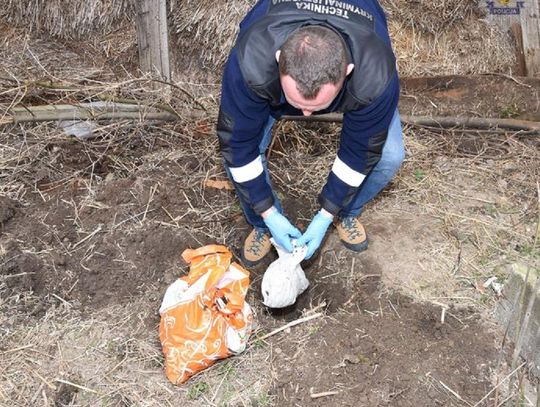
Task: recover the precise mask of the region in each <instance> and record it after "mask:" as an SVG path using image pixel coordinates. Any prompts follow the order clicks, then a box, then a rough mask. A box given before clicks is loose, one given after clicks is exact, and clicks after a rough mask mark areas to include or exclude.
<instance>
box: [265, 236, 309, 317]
mask: <svg viewBox="0 0 540 407" xmlns="http://www.w3.org/2000/svg"><path fill="white" fill-rule="evenodd" d="M271 242H272V244H273V245H274V247H275V248H276V250H277V252H278V256H279V258H278V259H277V260H275V261H274V262H272V264H270V266H268V268H267V269H266V272H265V273H264V276H263V279H262V284H261V290H262V295H263V304H264V305H266V306H267V307H270V308H285V307H288V306H289V305H292V304H294V303H295V301H296V297H298V296H299V295H300V294H302V293H303V292H304V291H305V290H306V288H308V286H309V281H308V280H307V278H306V275H305V274H304V270H302V267H300V262H301V261H302V260H304V257H306V253H307V246H303V247H294V249H293V252H292V253H289V252H287V251H286V250H285V249H284V248H282V247H281V246H279V245H278V244H276V242H275V241H274V239H271ZM293 246H294V242H293Z"/></svg>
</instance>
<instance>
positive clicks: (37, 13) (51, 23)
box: [0, 0, 134, 39]
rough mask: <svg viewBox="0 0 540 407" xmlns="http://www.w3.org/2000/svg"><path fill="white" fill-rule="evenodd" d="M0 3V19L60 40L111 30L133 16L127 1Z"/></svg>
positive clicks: (12, 0)
mask: <svg viewBox="0 0 540 407" xmlns="http://www.w3.org/2000/svg"><path fill="white" fill-rule="evenodd" d="M0 6H1V8H0V10H1V11H0V19H1V20H4V21H6V22H9V23H11V24H15V25H20V26H24V27H26V28H27V29H28V32H36V33H48V34H51V35H54V36H57V37H60V38H64V39H80V38H84V37H86V36H88V34H91V33H96V32H102V33H108V32H110V31H115V30H117V29H118V27H119V26H121V25H123V24H125V21H126V19H132V18H133V15H134V9H133V6H132V2H131V1H130V0H120V1H117V0H87V1H66V0H38V1H18V0H2V2H0Z"/></svg>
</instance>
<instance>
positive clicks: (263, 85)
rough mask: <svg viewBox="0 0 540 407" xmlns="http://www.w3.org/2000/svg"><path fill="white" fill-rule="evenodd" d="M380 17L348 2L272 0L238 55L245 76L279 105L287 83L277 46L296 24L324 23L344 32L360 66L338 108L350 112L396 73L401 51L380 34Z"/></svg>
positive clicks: (371, 97)
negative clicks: (397, 53)
mask: <svg viewBox="0 0 540 407" xmlns="http://www.w3.org/2000/svg"><path fill="white" fill-rule="evenodd" d="M336 4H337V5H338V6H339V7H336ZM374 18H375V17H374V16H373V15H372V14H370V13H369V12H367V11H365V10H362V9H360V8H358V7H357V6H354V5H351V4H350V3H347V2H345V1H334V0H311V1H295V0H272V1H271V2H270V3H269V6H268V10H267V13H266V15H264V16H263V17H261V18H259V19H258V20H257V21H255V22H254V23H253V24H252V25H251V26H249V27H248V28H247V29H246V30H245V31H244V32H241V34H240V37H239V39H238V42H237V52H238V60H239V64H240V70H241V71H242V75H243V77H244V80H245V81H246V83H247V84H248V86H249V87H250V88H251V89H252V90H253V91H254V92H255V93H256V94H257V95H258V96H260V97H262V98H263V99H265V100H268V101H269V103H270V104H271V105H274V106H275V105H278V104H279V103H280V98H281V84H280V81H279V70H278V65H277V62H276V59H275V53H276V51H277V50H278V49H279V48H280V47H281V45H282V44H283V43H284V42H285V40H286V39H287V37H288V36H289V34H290V33H291V32H293V31H294V30H295V29H297V28H300V27H302V26H306V25H314V24H318V25H323V26H326V27H328V28H331V29H333V30H334V31H336V32H338V33H339V34H341V36H342V37H343V39H344V40H345V43H346V44H347V45H348V47H349V53H350V57H351V59H352V62H353V63H354V65H355V67H354V70H353V72H352V74H351V76H350V77H349V80H348V81H347V82H346V89H345V93H344V96H343V97H342V99H341V102H340V103H339V106H337V108H336V109H335V110H336V111H341V112H347V111H350V110H356V109H360V108H362V107H364V106H367V105H369V104H370V103H371V102H372V101H373V100H374V99H376V98H377V97H378V96H379V95H380V94H381V93H382V92H383V91H384V89H385V88H386V86H387V85H388V82H389V81H390V79H391V78H392V76H393V75H394V74H395V72H396V60H395V56H394V54H393V52H392V49H391V47H390V46H389V45H388V44H387V43H385V42H384V41H383V40H382V39H381V38H380V37H379V36H378V35H377V34H376V33H375V31H374V28H373V27H374V21H373V19H374Z"/></svg>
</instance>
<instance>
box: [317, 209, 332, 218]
mask: <svg viewBox="0 0 540 407" xmlns="http://www.w3.org/2000/svg"><path fill="white" fill-rule="evenodd" d="M319 212H320V213H321V215H323V216H324V217H325V218H328V219H330V220H333V219H334V215H332V214H331V213H330V212H328V211H327V210H326V209H324V208H321V210H320V211H319Z"/></svg>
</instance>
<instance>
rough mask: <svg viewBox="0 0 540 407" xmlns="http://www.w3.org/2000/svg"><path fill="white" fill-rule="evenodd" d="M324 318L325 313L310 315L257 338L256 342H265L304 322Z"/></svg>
mask: <svg viewBox="0 0 540 407" xmlns="http://www.w3.org/2000/svg"><path fill="white" fill-rule="evenodd" d="M322 316H323V313H322V312H318V313H316V314H313V315H309V316H307V317H303V318H299V319H296V320H294V321H291V322H289V323H288V324H285V325H283V326H282V327H280V328H278V329H274V330H273V331H272V332H270V333H267V334H266V335H263V336H261V337H259V338H256V339H255V341H264V340H265V339H268V338H270V337H271V336H274V335H276V334H278V333H280V332H283V331H284V330H286V329H287V328H292V327H293V326H296V325H300V324H303V323H304V322H308V321H311V320H312V319H315V318H319V317H322Z"/></svg>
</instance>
